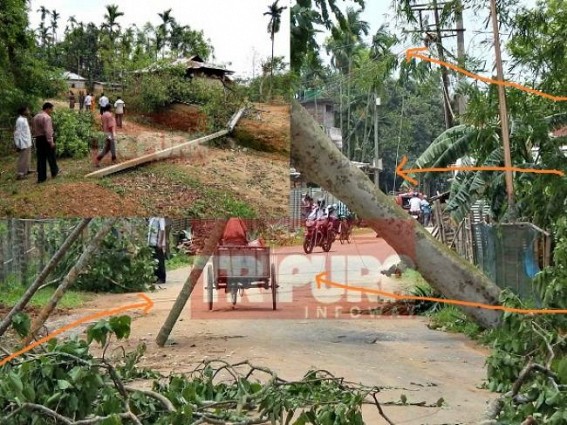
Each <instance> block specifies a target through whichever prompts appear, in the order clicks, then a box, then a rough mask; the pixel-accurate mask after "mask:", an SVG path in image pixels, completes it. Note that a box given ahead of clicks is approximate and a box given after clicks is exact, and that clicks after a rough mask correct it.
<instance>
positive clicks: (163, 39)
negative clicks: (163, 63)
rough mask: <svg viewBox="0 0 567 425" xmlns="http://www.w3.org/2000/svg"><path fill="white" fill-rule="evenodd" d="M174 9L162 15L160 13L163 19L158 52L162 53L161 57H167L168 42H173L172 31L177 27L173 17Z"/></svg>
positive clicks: (158, 32) (160, 26) (158, 31)
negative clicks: (172, 11) (174, 26)
mask: <svg viewBox="0 0 567 425" xmlns="http://www.w3.org/2000/svg"><path fill="white" fill-rule="evenodd" d="M171 10H172V9H167V10H164V11H163V12H162V13H158V16H159V17H160V19H161V24H160V25H159V26H158V29H157V34H158V35H159V40H160V43H159V45H158V46H157V50H158V52H159V51H161V55H162V56H161V57H162V58H164V57H165V51H166V48H167V43H168V41H170V40H171V35H170V34H171V29H172V27H173V25H175V19H174V17H173V16H172V15H171Z"/></svg>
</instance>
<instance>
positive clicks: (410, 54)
mask: <svg viewBox="0 0 567 425" xmlns="http://www.w3.org/2000/svg"><path fill="white" fill-rule="evenodd" d="M426 50H428V49H427V47H412V48H410V49H408V50H406V61H407V62H409V61H410V60H411V59H412V58H419V59H423V60H425V61H428V62H432V63H436V64H437V65H440V66H444V67H445V68H449V69H452V70H453V71H456V72H459V73H461V74H464V75H466V76H467V77H470V78H474V79H475V80H479V81H482V82H485V83H487V84H498V85H501V86H504V87H513V88H516V89H518V90H522V91H525V92H528V93H531V94H535V95H536V96H541V97H545V98H546V99H550V100H553V101H555V102H564V101H566V100H567V97H566V96H553V95H551V94H548V93H544V92H542V91H540V90H536V89H532V88H530V87H526V86H523V85H521V84H518V83H514V82H512V81H500V80H494V79H492V78H488V77H483V76H482V75H478V74H473V73H472V72H470V71H467V70H466V69H463V68H459V67H458V66H457V65H453V64H452V63H449V62H445V61H442V60H439V59H435V58H431V57H429V56H425V55H421V54H419V52H423V51H426Z"/></svg>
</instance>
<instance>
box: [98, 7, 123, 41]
mask: <svg viewBox="0 0 567 425" xmlns="http://www.w3.org/2000/svg"><path fill="white" fill-rule="evenodd" d="M121 16H124V12H119V11H118V6H117V5H115V4H109V5H107V6H106V14H105V15H104V19H105V20H106V22H104V23H103V24H102V26H103V28H107V29H108V32H109V35H110V38H111V40H114V28H116V29H117V30H119V29H120V24H119V23H118V22H116V21H117V20H118V18H120V17H121Z"/></svg>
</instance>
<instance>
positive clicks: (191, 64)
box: [134, 56, 234, 74]
mask: <svg viewBox="0 0 567 425" xmlns="http://www.w3.org/2000/svg"><path fill="white" fill-rule="evenodd" d="M169 66H186V67H187V68H190V69H200V68H205V69H214V70H217V71H223V72H225V73H227V74H234V71H231V70H228V69H226V68H222V67H220V66H217V65H214V64H212V63H208V62H204V61H203V59H201V57H200V56H191V57H188V58H177V59H175V60H174V61H173V62H170V63H168V64H156V63H154V64H152V65H150V66H148V67H147V68H144V69H140V70H138V71H134V73H145V72H151V71H156V70H158V69H163V68H165V67H169Z"/></svg>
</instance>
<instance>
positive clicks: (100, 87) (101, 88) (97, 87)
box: [93, 81, 122, 96]
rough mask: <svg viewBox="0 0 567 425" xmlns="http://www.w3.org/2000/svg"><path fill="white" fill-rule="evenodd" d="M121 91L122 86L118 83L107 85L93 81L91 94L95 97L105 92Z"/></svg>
mask: <svg viewBox="0 0 567 425" xmlns="http://www.w3.org/2000/svg"><path fill="white" fill-rule="evenodd" d="M120 90H122V84H120V83H108V82H106V83H105V82H102V81H94V82H93V93H94V94H95V95H97V96H98V95H99V94H101V93H104V92H105V91H107V92H117V91H120Z"/></svg>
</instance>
